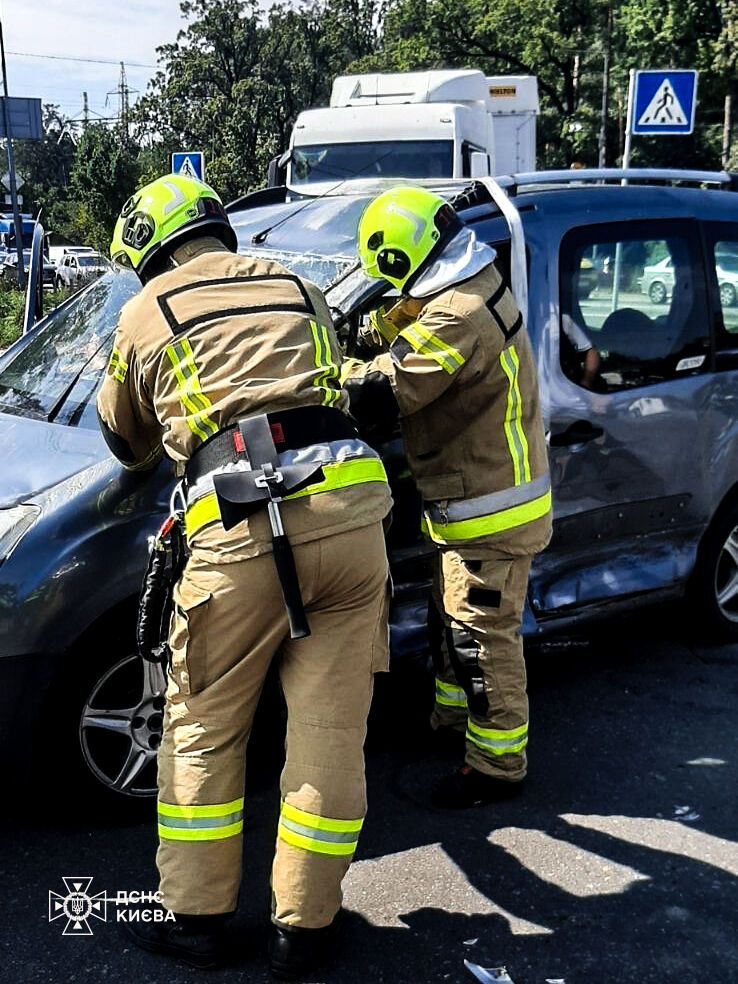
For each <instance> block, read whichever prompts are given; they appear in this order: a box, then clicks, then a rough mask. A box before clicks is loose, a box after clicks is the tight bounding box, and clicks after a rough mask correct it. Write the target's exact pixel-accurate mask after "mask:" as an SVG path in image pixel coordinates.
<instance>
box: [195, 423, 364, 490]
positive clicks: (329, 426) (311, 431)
mask: <svg viewBox="0 0 738 984" xmlns="http://www.w3.org/2000/svg"><path fill="white" fill-rule="evenodd" d="M258 416H261V415H258ZM263 416H265V417H266V419H267V421H268V423H269V430H270V431H271V436H272V440H273V441H274V447H275V449H276V451H277V453H278V454H280V453H281V452H282V451H298V450H299V449H300V448H305V447H308V446H309V445H311V444H323V443H325V442H327V441H341V440H347V439H348V440H351V439H353V440H356V439H358V437H359V434H358V431H357V430H356V428H355V427H354V425H353V424H352V423H351V421H350V420H349V418H348V417H347V416H346V414H345V413H344V412H343V411H342V410H336V409H335V408H334V407H318V406H308V407H295V408H293V409H292V410H279V411H275V412H274V413H267V414H264V415H263ZM249 419H251V418H248V417H247V418H245V421H248V420H249ZM240 424H241V421H238V422H237V423H235V424H231V425H230V426H228V427H224V428H223V429H222V430H219V431H218V433H217V434H214V435H213V436H212V437H210V438H208V440H207V441H205V442H204V443H203V444H201V445H200V447H199V448H198V449H197V450H196V451H195V453H194V454H193V455H192V457H191V458H190V460H189V461H188V462H187V465H186V467H185V481H186V483H187V485H189V486H192V485H194V484H195V483H196V482H197V481H199V480H200V479H201V478H202V477H203V476H205V475H207V474H209V473H210V472H212V471H214V470H215V469H216V468H222V467H223V466H224V465H228V464H235V463H236V462H239V461H243V460H244V458H246V459H248V455H247V452H246V448H245V446H244V443H243V440H242V438H241V427H240ZM255 464H256V465H259V464H261V462H255Z"/></svg>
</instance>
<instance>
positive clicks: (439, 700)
mask: <svg viewBox="0 0 738 984" xmlns="http://www.w3.org/2000/svg"><path fill="white" fill-rule="evenodd" d="M436 704H442V705H443V706H444V707H466V694H465V693H464V691H463V690H462V689H461V687H454V686H453V684H450V683H445V682H444V681H443V680H439V679H438V677H436Z"/></svg>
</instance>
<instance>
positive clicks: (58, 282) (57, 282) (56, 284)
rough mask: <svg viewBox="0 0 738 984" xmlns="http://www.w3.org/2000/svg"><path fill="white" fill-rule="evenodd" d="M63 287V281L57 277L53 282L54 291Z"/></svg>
mask: <svg viewBox="0 0 738 984" xmlns="http://www.w3.org/2000/svg"><path fill="white" fill-rule="evenodd" d="M63 287H64V281H63V280H61V279H60V278H59V277H57V278H56V280H55V281H54V290H62V289H63Z"/></svg>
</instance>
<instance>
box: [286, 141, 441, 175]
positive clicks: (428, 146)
mask: <svg viewBox="0 0 738 984" xmlns="http://www.w3.org/2000/svg"><path fill="white" fill-rule="evenodd" d="M453 173H454V145H453V141H452V140H380V141H373V142H371V143H350V144H345V143H344V144H340V143H339V144H323V145H315V146H309V147H307V146H306V147H294V148H293V150H292V165H291V169H290V184H291V185H292V186H295V185H301V184H308V183H310V182H314V181H331V180H333V179H335V180H336V181H344V180H346V179H347V178H375V177H380V176H381V177H385V178H450V177H451V176H452V175H453Z"/></svg>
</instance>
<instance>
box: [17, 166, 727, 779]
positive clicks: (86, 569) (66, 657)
mask: <svg viewBox="0 0 738 984" xmlns="http://www.w3.org/2000/svg"><path fill="white" fill-rule="evenodd" d="M603 173H605V174H606V173H607V172H603ZM637 177H641V178H643V177H644V174H643V173H642V172H636V173H635V174H634V175H632V179H631V182H630V184H628V185H627V186H621V184H620V180H621V178H622V173H621V172H620V171H613V172H611V173H610V178H609V179H608V180H612V181H616V182H617V184H616V185H614V186H613V185H610V186H608V185H603V184H601V183H598V182H601V181H602V180H604V179H603V177H602V174H601V173H600V172H597V171H595V172H592V173H591V176H590V175H588V174H587V173H586V172H581V171H580V172H569V171H566V172H561V173H560V175H556V174H553V175H547V174H546V173H545V172H539V173H537V174H532V175H515V176H514V178H512V179H507V183H506V184H507V187H508V189H509V203H511V204H513V205H515V206H516V207H517V209H518V214H519V216H520V220H521V223H522V229H523V231H524V239H525V242H524V243H522V244H521V243H518V245H522V246H523V249H522V250H518V251H517V252H516V250H515V249H514V248H513V246H512V245H511V231H510V228H509V226H508V221H507V219H506V218H505V213H504V212H503V211H502V210H501V208H500V207H499V206H498V205H497V204H496V203H495V201H494V199H492V198H490V197H485V196H484V194H476V190H477V189H476V188H475V189H473V191H472V192H470V193H469V194H468V195H464V196H463V198H462V199H461V200H459V198H458V197H457V198H456V203H457V208H458V209H459V210H460V213H461V216H462V218H463V219H464V220H465V222H466V223H467V224H468V225H469V226H470V227H471V228H473V229H474V230H475V231H476V233H477V235H478V236H479V238H480V240H482V241H484V242H487V243H489V244H491V245H492V246H493V247H494V248H495V249H496V250H497V254H498V262H499V264H500V266H501V268H502V269H503V270H504V269H506V270H507V271H508V272H510V269H511V266H512V273H513V283H515V276H516V275H517V277H518V284H519V283H520V274H521V271H520V266H522V267H525V259H523V261H522V263H521V264H520V265H519V266H515V265H514V264H511V255H515V256H522V257H525V256H526V253H527V258H528V262H529V275H528V283H529V296H528V326H529V333H530V337H531V341H532V344H533V347H534V351H535V353H536V357H537V362H538V371H539V378H540V384H541V397H542V406H543V409H544V414H545V418H546V425H547V429H548V431H549V434H550V450H549V456H550V464H551V476H552V485H553V495H554V534H553V539H552V542H551V545H550V546H549V547H548V549H547V550H546V551H544V552H543V553H542V554H540V555H539V556H538V557H536V559H535V562H534V564H533V568H532V572H531V578H530V585H529V592H528V605H527V607H526V612H525V616H524V622H523V633H524V634H525V635H526V636H527V637H528V638H535V637H543V636H545V635H547V634H551V633H555V632H561V631H562V630H572V629H573V628H576V629H579V628H580V627H589V626H590V625H591V624H592V623H593V621H594V620H595V619H604V618H614V617H617V616H618V615H620V614H622V613H623V612H628V611H632V610H634V609H635V608H636V607H637V606H643V605H653V604H654V603H656V602H659V601H662V602H663V601H665V600H669V599H671V600H674V599H681V598H682V597H687V598H688V599H689V604H688V605H686V606H685V608H684V610H685V612H687V613H688V616H689V619H690V622H691V623H692V624H694V625H696V626H699V630H700V632H701V633H703V634H707V633H708V632H711V631H712V632H720V633H722V634H723V635H726V636H728V637H731V638H733V639H738V395H737V394H738V307H726V306H725V305H724V304H723V303H722V302H721V299H722V297H723V292H722V291H721V289H720V283H721V280H720V277H721V274H720V272H719V270H720V269H722V268H723V267H722V266H721V264H722V263H724V260H722V259H721V258H723V257H725V256H732V255H737V254H738V193H735V192H730V191H728V190H721V189H724V188H727V186H728V185H729V179H728V177H727V176H725V175H713V176H701V177H700V176H698V177H696V178H695V177H693V178H692V180H693V181H703V182H704V181H710V182H711V183H712V184H713V185H716V186H717V188H716V189H715V190H703V189H698V188H687V187H668V188H661V187H657V186H654V184H653V182H654V181H655V180H661V181H662V182H666V183H668V182H669V181H670V180H671V181H673V182H675V183H678V184H681V185H683V183H684V182H685V180H689V178H688V176H687V175H686V174H685V172H678V171H675V172H670V173H667V174H665V173H663V172H648V174H647V175H646V177H647V180H648V182H649V184H648V185H647V186H639V185H638V184H637V180H636V178H637ZM392 183H393V184H397V183H398V182H392ZM500 183H501V184H505V182H504V181H503V179H500ZM386 186H387V185H386V184H382V183H377V184H372V185H368V186H367V187H366V189H365V190H364V191H362V192H359V191H357V190H356V189H352V190H351V193H350V194H345V195H340V194H336V195H332V196H323V197H320V198H313V199H309V198H302V199H287V198H286V197H285V195H284V189H282V192H281V193H280V192H279V190H278V189H270V190H269V193H268V194H267V193H262V192H257V193H255V194H254V195H250V196H246V197H245V198H244V199H241V200H239V201H238V202H235V203H233V204H232V205H231V206H229V209H228V211H229V214H230V218H231V221H232V223H233V226H234V229H235V230H236V233H237V236H238V241H239V248H240V251H241V252H242V253H244V254H247V255H258V256H263V257H268V258H272V259H275V260H278V261H279V262H281V263H283V264H284V265H285V266H286V267H288V268H289V269H291V270H292V271H293V272H294V273H296V274H298V275H301V276H304V277H308V278H310V279H311V280H313V281H315V282H316V283H318V284H319V286H320V287H321V288H323V290H324V291H325V293H326V298H327V301H328V304H329V305H330V308H331V310H332V312H333V316H334V319H335V322H336V326H337V330H338V332H339V337H340V338H341V340H342V343H343V344H344V347H345V349H346V352H347V353H348V354H356V344H357V342H356V340H357V335H358V330H359V327H360V325H361V324H362V323H363V322H364V321H365V319H366V318H367V317H368V316H369V314H370V313H371V312H372V311H373V310H374V309H376V307H377V306H378V305H379V304H380V303H383V299H385V298H386V295H388V294H390V293H391V292H390V289H389V286H388V285H387V284H386V283H384V282H382V281H378V280H368V279H367V278H366V277H365V276H364V275H363V274H362V272H361V270H360V269H358V268H357V263H356V227H357V223H358V220H359V217H360V215H361V213H362V211H363V209H364V208H365V206H366V203H367V200H368V199H369V198H370V197H371V196H372V195H373V194H376V193H377V191H379V190H381V189H382V188H383V187H386ZM432 187H436V188H437V189H438V190H439V191H441V192H442V193H443V194H445V195H447V196H448V197H449V198H453V197H455V196H458V194H459V192H462V191H463V190H464V183H463V182H461V183H456V184H444V185H432ZM280 194H281V195H282V197H281V198H280V197H279V195H280ZM506 207H507V203H506ZM618 257H620V261H619V262H617V258H618ZM601 258H604V259H607V260H608V263H607V278H604V277H600V278H599V281H598V283H597V287H596V289H594V290H592V292H591V293H590V292H589V287H590V286H591V280H590V283H587V285H586V287H585V289H584V290H582V289H581V285H580V280H581V277H582V273H583V272H584V271H588V270H589V269H590V268H589V267H588V266H587V264H583V262H582V261H583V260H584V259H587V260H589V261H590V262H591V263H592V269H599V263H600V259H601ZM666 259H668V260H669V261H670V262H671V264H672V265H671V269H673V271H674V274H673V280H672V283H671V286H670V296H671V297H672V302H671V304H665V303H656V302H654V301H653V300H652V299H651V297H650V296H649V293H648V288H647V289H646V291H645V292H644V291H643V288H642V287H640V288H639V286H638V280H639V278H640V279H641V282H642V280H643V278H644V277H646V276H647V274H646V267H651V266H656V265H657V264H659V263H662V262H663V261H664V260H666ZM664 268H666V264H664ZM603 269H604V263H603ZM523 273H524V271H523ZM587 275H589V274H587ZM138 290H139V284H138V281H137V279H136V277H135V275H133V274H132V273H131V272H130V271H119V270H117V271H112V270H111V271H110V272H109V273H107V274H106V275H104V276H103V277H101V278H100V279H99V280H97V281H96V282H95V283H92V284H90V285H88V286H87V288H86V289H84V290H82V291H80V292H79V293H77V294H76V295H75V296H73V297H71V298H70V299H68V300H67V301H66V302H65V303H64V304H63V305H61V306H60V307H59V308H57V309H55V310H54V311H52V312H51V313H50V314H49V315H48V316H47V317H46V318H45V319H44V320H43V321H41V322H40V323H39V324H38V325H36V326H35V328H34V329H33V330H32V331H31V332H29V333H28V334H27V335H25V336H24V337H23V338H21V339H20V340H19V341H18V342H16V343H15V345H13V346H12V347H11V348H10V349H9V350H8V351H7V352H6V353H5V354H4V355H2V356H0V446H1V447H2V448H3V466H2V469H1V470H0V750H2V743H3V742H4V743H5V750H6V753H7V751H8V750H10V752H11V753H12V755H11V757H16V758H17V757H19V756H20V755H21V753H22V752H23V749H24V747H25V746H24V741H25V740H26V739H23V738H22V737H21V735H22V729H23V727H26V728H28V727H30V726H31V723H32V722H33V721H34V719H37V720H38V719H40V720H45V719H46V717H47V715H49V714H51V713H52V712H54V713H55V714H56V715H57V718H56V719H55V724H54V728H53V731H52V734H53V742H54V745H55V746H56V747H58V748H60V749H61V751H62V754H63V755H66V756H67V757H68V758H69V759H71V758H72V757H74V756H77V755H79V754H80V749H81V753H82V757H83V759H84V763H85V765H86V767H87V768H88V769H89V771H90V772H91V773H93V774H94V775H95V776H97V778H98V779H99V780H100V781H101V782H102V783H103V784H105V785H106V786H107V787H108V788H109V789H110V790H112V791H114V792H116V793H122V794H125V795H129V796H136V795H151V794H152V793H153V791H154V787H155V771H156V750H157V747H158V744H159V741H160V734H161V709H162V706H163V697H162V690H163V687H164V679H163V674H161V673H160V671H159V670H158V667H152V666H151V665H150V664H146V665H145V666H143V665H142V663H141V661H140V660H139V659H138V658H137V657H136V656H135V655H134V646H133V639H134V634H133V626H134V617H135V609H136V601H137V597H138V593H139V587H140V581H141V577H142V574H143V570H144V567H145V564H146V558H147V546H146V545H147V538H148V537H149V536H150V535H151V534H152V532H154V531H155V530H156V529H157V527H158V526H159V524H160V522H161V520H162V519H163V517H164V516H165V515H166V514H167V511H168V508H169V507H168V503H169V499H170V494H171V490H172V487H173V484H174V481H175V479H174V473H173V468H172V465H171V463H170V462H168V461H166V460H165V461H162V462H161V463H160V465H159V466H158V467H157V468H156V469H155V470H154V471H153V472H151V473H148V474H141V473H132V472H127V471H125V469H123V468H122V467H121V466H120V465H119V463H118V462H117V461H116V460H115V459H114V458H113V457H112V456H111V454H110V453H109V451H108V449H107V447H106V446H105V443H104V441H103V439H102V437H101V435H100V433H99V429H98V424H97V420H96V414H95V395H96V392H97V389H98V387H99V385H100V382H101V381H102V379H103V377H104V374H105V371H106V366H107V364H108V359H109V355H110V352H111V350H112V345H113V336H114V332H115V327H116V323H117V320H118V316H119V313H120V310H121V307H122V305H123V304H124V303H125V301H126V300H127V299H128V298H129V297H131V296H133V295H134V294H135V293H136V292H137V291H138ZM644 294H645V296H644ZM566 319H570V320H571V321H573V322H575V323H576V324H577V325H578V326H579V328H580V330H581V331H582V332H583V333H585V334H586V335H587V337H588V338H589V339H590V340H591V343H592V346H593V347H595V348H596V349H597V351H598V353H599V359H600V371H599V378H598V386H597V388H596V389H595V388H593V387H590V386H585V385H584V384H583V382H582V378H581V374H580V372H579V368H578V367H577V365H576V363H575V361H574V360H572V359H567V358H565V355H564V327H563V326H564V324H565V323H566ZM449 439H453V435H450V436H449V435H447V434H442V433H441V434H437V435H433V436H432V438H429V440H430V442H431V443H430V444H429V446H428V448H427V451H428V454H432V453H433V451H434V447H433V441H434V440H435V441H439V442H440V441H444V440H449ZM489 439H490V440H491V441H494V440H500V441H503V442H504V436H502V435H499V434H498V435H494V434H491V435H490V438H489ZM376 447H377V450H378V451H379V452H380V453H381V455H382V458H383V460H384V462H385V465H386V468H387V473H388V477H389V480H390V484H391V486H392V493H393V497H394V500H395V508H394V522H393V523H392V526H391V528H390V530H389V532H388V551H389V554H390V562H391V566H392V573H393V579H394V582H395V597H394V601H393V608H392V613H391V618H390V621H391V626H392V654H393V662H394V665H395V666H397V665H398V664H401V663H403V662H405V663H406V664H407V663H408V662H411V661H414V660H415V659H416V657H418V656H419V658H420V660H421V662H422V661H423V660H424V659H425V621H426V611H427V596H428V590H429V583H430V570H431V559H432V556H433V549H432V547H431V546H430V545H429V544H428V543H427V541H425V540H424V539H423V537H422V535H421V530H420V501H419V497H418V493H417V491H416V489H415V486H414V484H413V481H412V478H411V476H410V473H409V471H408V468H407V462H406V460H405V457H404V452H403V446H402V439H401V436H400V434H399V432H395V433H394V434H390V435H384V436H383V437H382V438H381V439H379V438H378V440H377V443H376ZM45 694H50V695H51V697H50V699H49V701H48V703H46V704H44V695H45ZM62 694H63V695H64V696H63V697H62V696H61V695H62ZM57 722H58V723H57ZM65 729H66V730H65Z"/></svg>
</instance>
